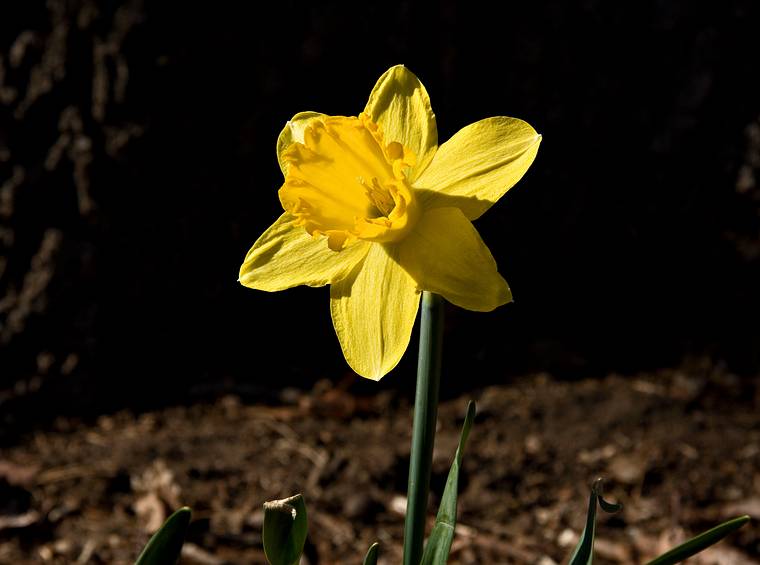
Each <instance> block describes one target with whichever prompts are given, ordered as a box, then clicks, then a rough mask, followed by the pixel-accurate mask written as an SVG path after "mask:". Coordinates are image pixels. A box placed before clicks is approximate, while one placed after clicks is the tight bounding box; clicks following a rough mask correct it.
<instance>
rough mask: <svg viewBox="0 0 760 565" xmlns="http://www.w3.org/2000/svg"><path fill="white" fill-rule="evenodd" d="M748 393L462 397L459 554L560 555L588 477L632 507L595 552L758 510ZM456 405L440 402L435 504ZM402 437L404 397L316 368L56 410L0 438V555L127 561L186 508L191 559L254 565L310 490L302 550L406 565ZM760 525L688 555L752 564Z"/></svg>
mask: <svg viewBox="0 0 760 565" xmlns="http://www.w3.org/2000/svg"><path fill="white" fill-rule="evenodd" d="M345 384H347V385H350V383H345ZM754 384H755V385H757V384H758V381H755V383H754ZM444 386H445V385H444ZM757 390H758V389H757V387H756V386H751V385H748V384H747V381H740V380H738V379H736V378H735V377H733V376H732V375H731V374H728V373H727V372H726V371H725V370H723V369H721V368H719V367H718V368H716V367H714V366H713V365H711V364H709V363H706V362H695V363H690V364H688V365H687V366H683V367H681V368H679V369H676V370H666V371H661V372H658V373H657V374H645V375H638V376H632V377H626V378H623V377H620V376H615V375H611V376H609V377H607V378H605V379H602V380H583V381H577V382H560V381H556V380H554V379H552V378H551V377H549V376H547V375H540V374H539V375H533V376H529V377H526V378H524V379H522V380H519V381H518V382H515V383H511V384H508V385H503V386H494V387H489V388H486V389H483V390H481V391H479V392H477V393H475V394H473V396H474V397H475V399H476V400H477V401H478V408H479V414H478V418H477V420H476V424H475V428H474V431H473V433H472V435H471V440H470V443H469V445H468V447H467V453H466V456H465V463H464V467H463V472H462V480H461V483H460V491H461V497H460V508H459V510H460V512H459V520H460V523H459V526H458V530H457V536H456V539H455V541H454V546H453V552H452V559H451V562H452V563H541V564H544V565H548V564H550V563H555V562H557V563H558V562H561V561H562V559H563V558H564V556H566V555H567V553H568V551H569V549H570V547H571V545H572V544H573V543H574V542H575V541H576V540H577V534H578V532H579V531H580V530H581V528H582V526H583V521H584V514H585V510H586V503H587V496H588V485H589V484H590V483H591V482H592V480H593V479H594V478H595V477H597V476H598V475H602V476H605V477H606V478H607V479H608V481H607V484H608V489H607V490H608V498H609V499H612V500H619V501H622V502H623V503H624V504H625V508H624V510H623V512H622V513H620V514H618V515H616V516H612V517H609V516H606V515H603V516H602V517H601V519H600V526H599V528H598V534H597V557H598V559H597V563H634V562H642V561H643V560H644V559H646V558H648V557H651V556H653V555H654V554H655V553H656V552H658V551H660V550H663V549H665V548H666V547H668V546H670V545H672V544H674V543H676V542H678V541H679V540H682V539H683V538H684V536H686V535H688V534H690V533H695V532H697V531H700V530H702V529H705V528H707V527H709V526H710V525H711V524H714V523H715V522H717V521H719V520H722V519H725V518H728V517H731V516H734V515H738V514H743V513H748V514H750V515H752V516H753V517H754V518H755V520H757V519H760V494H759V491H760V425H759V423H758V418H757V410H758V407H759V406H760V395H758V392H757ZM466 400H467V398H464V397H463V398H458V399H455V400H451V401H446V402H444V403H443V404H442V405H441V407H440V412H439V420H440V430H439V432H438V440H437V445H436V453H435V472H434V476H433V485H432V488H433V491H434V495H433V498H434V500H433V502H436V501H437V500H436V499H437V495H438V494H440V491H441V488H442V486H443V482H444V480H445V475H446V472H447V467H448V465H449V461H450V458H451V456H452V454H453V451H454V449H455V446H456V442H457V438H458V428H459V426H460V425H461V423H462V416H463V413H464V409H465V405H466ZM409 433H410V407H409V403H408V402H407V400H406V399H399V398H398V397H396V396H394V394H393V393H383V394H380V395H377V396H374V397H370V398H366V397H365V398H362V397H356V396H354V395H352V394H351V393H350V392H348V386H338V387H333V386H331V385H329V384H328V383H326V382H322V383H318V385H317V386H316V387H315V389H314V390H313V391H311V392H310V393H308V394H303V393H300V392H297V391H295V390H288V391H285V393H284V394H283V402H282V404H281V405H278V406H264V405H246V404H244V403H242V402H241V401H240V400H239V399H238V398H236V397H225V398H223V399H221V400H219V401H218V402H217V403H215V404H212V405H195V406H189V407H174V408H168V409H165V410H161V411H155V412H148V413H143V414H139V415H135V414H132V413H128V412H120V413H117V414H114V415H111V416H102V417H100V418H99V419H98V420H97V422H93V423H83V422H80V421H77V420H71V419H60V420H58V421H56V423H55V426H54V429H51V430H45V431H38V432H36V433H34V434H32V435H29V436H28V437H26V438H24V440H23V441H21V442H19V443H18V445H15V446H12V447H9V448H6V449H4V450H3V452H2V456H1V457H0V493H2V495H1V496H0V500H2V506H0V562H3V563H16V564H21V563H39V562H46V563H130V562H132V561H133V559H134V558H135V556H136V555H137V553H138V552H139V549H140V547H141V546H142V544H144V543H145V541H146V540H147V538H148V535H149V532H150V531H151V530H153V529H154V528H155V527H156V526H157V525H158V524H159V523H160V522H161V520H163V519H164V518H165V516H166V515H167V512H168V511H169V510H170V509H171V508H174V507H177V506H180V505H183V504H187V505H189V506H191V507H193V509H194V522H193V524H192V526H191V531H190V534H189V543H188V544H187V545H186V548H185V553H184V557H183V560H182V562H183V563H188V564H192V563H198V564H214V563H217V564H222V563H264V562H265V561H264V557H263V553H262V549H261V537H260V530H261V520H262V513H261V505H262V503H263V502H264V501H265V500H267V499H274V498H280V497H284V496H287V495H290V494H293V493H296V492H303V493H305V496H306V499H307V504H308V509H309V520H310V534H309V540H308V543H307V551H306V562H308V563H310V564H312V565H313V564H317V563H321V564H325V563H331V564H340V563H346V564H348V563H360V562H361V559H362V557H363V554H364V552H365V551H366V548H367V547H368V546H369V545H370V543H371V542H373V541H375V540H378V541H380V542H381V544H382V560H381V562H382V563H388V564H390V563H398V562H400V557H399V556H400V542H401V536H402V522H403V519H402V514H401V512H402V508H403V503H404V491H405V486H406V485H405V480H406V478H405V477H406V467H407V462H408V451H409V447H408V446H409ZM432 514H433V508H432V507H431V516H432ZM758 533H760V529H759V528H758V526H757V522H756V521H755V522H753V523H751V524H750V525H749V526H747V527H745V528H744V529H743V530H742V531H740V532H739V533H737V534H734V535H733V536H732V537H731V538H730V539H729V540H727V541H726V542H724V543H722V544H721V545H720V546H717V547H716V548H714V549H713V550H712V551H710V552H708V553H705V554H703V556H705V557H703V559H704V561H702V560H700V561H698V560H694V561H693V562H694V563H732V564H741V563H760V541H758V540H760V537H759V536H758Z"/></svg>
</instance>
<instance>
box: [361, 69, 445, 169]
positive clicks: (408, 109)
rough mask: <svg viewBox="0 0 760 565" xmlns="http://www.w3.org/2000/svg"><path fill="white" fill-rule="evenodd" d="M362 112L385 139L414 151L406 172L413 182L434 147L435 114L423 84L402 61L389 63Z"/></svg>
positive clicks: (426, 162)
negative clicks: (382, 133)
mask: <svg viewBox="0 0 760 565" xmlns="http://www.w3.org/2000/svg"><path fill="white" fill-rule="evenodd" d="M364 112H365V113H366V114H368V115H369V117H370V118H372V121H374V122H376V123H377V124H379V125H380V127H382V129H383V132H384V135H385V139H386V141H387V142H392V141H395V142H398V143H401V144H402V145H403V146H405V147H408V148H409V149H411V150H412V152H413V153H414V154H415V155H416V157H417V162H416V164H415V165H414V166H413V167H411V171H410V174H409V180H410V181H411V182H414V180H415V179H416V178H417V177H418V176H419V174H420V173H421V172H422V171H424V170H425V168H426V167H427V166H428V164H429V163H430V160H431V159H432V158H433V155H434V154H435V150H436V148H437V147H438V128H437V127H436V123H435V114H433V109H432V107H431V106H430V97H429V96H428V93H427V90H425V87H424V86H423V85H422V83H421V82H420V81H419V79H418V78H417V77H416V76H415V75H414V73H412V72H411V71H410V70H409V69H407V68H406V67H404V66H403V65H396V66H395V67H391V68H390V69H388V70H387V71H386V72H385V73H384V74H383V76H381V77H380V78H379V79H378V81H377V84H375V87H374V88H373V89H372V93H371V94H370V95H369V101H368V102H367V106H366V108H365V109H364Z"/></svg>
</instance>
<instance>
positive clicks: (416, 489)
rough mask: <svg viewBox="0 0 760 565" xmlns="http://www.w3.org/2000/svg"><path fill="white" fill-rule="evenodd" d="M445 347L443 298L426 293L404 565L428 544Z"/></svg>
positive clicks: (412, 561)
mask: <svg viewBox="0 0 760 565" xmlns="http://www.w3.org/2000/svg"><path fill="white" fill-rule="evenodd" d="M442 344H443V298H441V297H440V296H438V295H437V294H433V293H431V292H423V293H422V321H421V324H420V352H419V359H418V361H417V392H416V394H415V398H414V423H413V424H412V451H411V455H410V458H409V489H408V492H407V502H406V522H405V524H404V565H419V562H420V559H421V558H422V549H423V543H424V541H425V520H426V517H427V501H428V491H429V490H430V470H431V467H432V464H433V445H434V444H435V423H436V418H437V415H438V389H439V388H440V382H441V349H442Z"/></svg>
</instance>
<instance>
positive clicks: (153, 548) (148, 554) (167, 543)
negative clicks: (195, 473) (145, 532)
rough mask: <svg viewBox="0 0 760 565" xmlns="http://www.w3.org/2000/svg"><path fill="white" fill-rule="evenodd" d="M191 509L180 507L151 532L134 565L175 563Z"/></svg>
mask: <svg viewBox="0 0 760 565" xmlns="http://www.w3.org/2000/svg"><path fill="white" fill-rule="evenodd" d="M191 517H192V511H191V510H190V509H189V508H188V507H187V506H185V507H183V508H180V509H179V510H177V511H176V512H175V513H174V514H172V515H171V516H169V517H168V518H167V519H166V522H164V524H163V526H161V527H160V528H159V529H158V531H157V532H156V533H155V534H153V537H151V538H150V540H149V541H148V543H147V545H146V546H145V548H144V549H143V550H142V553H140V556H139V557H138V558H137V561H135V565H175V563H177V561H179V557H180V554H181V553H182V546H183V545H184V543H185V535H186V534H187V527H188V526H189V525H190V518H191Z"/></svg>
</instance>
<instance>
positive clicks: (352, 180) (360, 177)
mask: <svg viewBox="0 0 760 565" xmlns="http://www.w3.org/2000/svg"><path fill="white" fill-rule="evenodd" d="M283 159H284V160H285V162H287V164H288V166H287V175H286V176H285V183H284V184H283V185H282V188H280V192H279V195H280V202H281V203H282V207H283V208H284V209H285V211H287V212H289V213H290V214H292V215H293V216H294V217H295V218H296V219H297V220H298V222H299V224H300V225H302V226H303V227H304V228H305V229H306V231H307V232H309V233H310V234H312V235H313V236H314V237H318V236H320V235H325V236H327V241H328V245H329V246H330V249H333V250H335V251H339V250H341V249H343V248H344V247H346V246H347V245H349V244H350V243H352V242H353V241H355V240H357V239H363V240H367V241H377V242H392V241H399V240H401V239H403V238H404V237H405V236H406V235H407V234H408V233H409V231H410V230H411V229H412V227H413V226H414V224H415V223H416V222H417V219H418V218H419V207H418V204H417V202H416V200H415V198H414V194H413V192H412V188H411V187H410V186H409V184H408V183H407V180H406V174H405V169H406V167H410V166H412V165H414V162H415V157H414V154H413V153H412V152H411V151H409V149H407V148H406V147H404V146H402V145H401V144H400V143H398V142H395V141H394V142H391V143H388V144H387V145H386V144H385V142H384V140H383V132H382V130H381V128H380V126H378V125H377V124H376V123H374V122H372V121H371V120H370V119H369V117H368V116H367V115H366V114H361V115H360V116H359V117H358V118H346V117H325V118H321V119H315V120H313V121H312V122H311V123H310V124H309V125H308V126H307V127H306V129H305V130H304V141H303V143H293V144H291V145H290V146H289V147H288V148H287V149H286V150H285V152H284V154H283Z"/></svg>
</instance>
